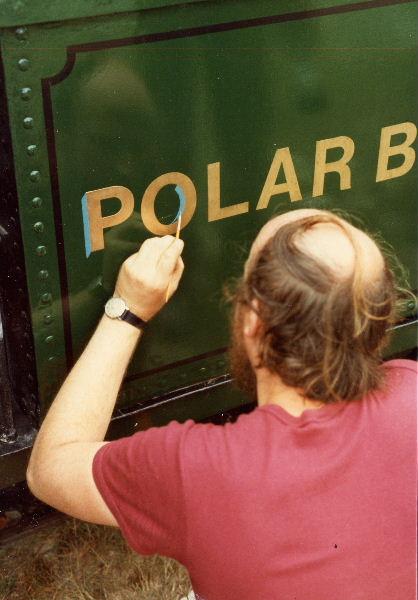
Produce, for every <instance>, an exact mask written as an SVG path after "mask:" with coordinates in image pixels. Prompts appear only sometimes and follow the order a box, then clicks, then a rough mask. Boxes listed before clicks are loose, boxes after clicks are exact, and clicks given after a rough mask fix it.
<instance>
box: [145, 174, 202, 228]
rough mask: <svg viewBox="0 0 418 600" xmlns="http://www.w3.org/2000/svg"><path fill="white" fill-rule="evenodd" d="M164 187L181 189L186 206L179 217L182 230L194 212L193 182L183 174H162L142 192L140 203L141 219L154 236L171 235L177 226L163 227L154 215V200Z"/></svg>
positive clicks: (194, 193)
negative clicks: (169, 186) (178, 187)
mask: <svg viewBox="0 0 418 600" xmlns="http://www.w3.org/2000/svg"><path fill="white" fill-rule="evenodd" d="M166 185H176V186H177V185H178V186H180V187H181V188H182V190H183V192H184V196H185V199H186V206H185V209H184V212H183V214H182V216H181V228H182V229H184V228H185V227H186V226H187V225H188V224H189V223H190V221H191V219H192V217H193V215H194V212H195V210H196V203H197V196H196V188H195V186H194V184H193V181H192V180H191V179H190V177H187V175H184V173H176V172H173V173H164V174H163V175H160V176H159V177H157V178H156V179H154V181H151V183H150V184H149V186H148V187H147V189H146V190H145V192H144V195H143V197H142V202H141V218H142V222H143V224H144V225H145V227H146V228H147V229H148V231H150V232H151V233H153V234H154V235H173V234H174V233H175V232H176V229H177V224H176V223H171V224H170V225H163V223H160V221H159V220H158V219H157V217H156V215H155V199H156V197H157V194H158V192H159V191H160V190H161V189H162V188H163V187H165V186H166Z"/></svg>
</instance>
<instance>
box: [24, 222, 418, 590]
mask: <svg viewBox="0 0 418 600" xmlns="http://www.w3.org/2000/svg"><path fill="white" fill-rule="evenodd" d="M182 248H183V243H182V242H181V241H176V240H175V239H174V238H172V237H170V236H166V237H163V238H161V239H157V238H154V239H150V240H147V241H146V242H145V243H144V244H143V245H142V246H141V248H140V250H139V252H138V253H137V254H135V255H133V256H131V257H129V258H128V259H127V261H126V262H125V263H124V264H123V266H122V269H121V271H120V273H119V277H118V280H117V284H116V290H115V295H116V296H118V297H120V298H122V299H123V300H124V301H125V302H126V304H127V305H128V306H129V308H130V310H131V311H132V312H133V313H134V314H135V315H136V316H137V317H140V318H141V319H143V320H145V321H148V320H150V319H151V318H152V317H153V316H154V315H155V314H156V313H157V312H158V311H159V310H160V309H161V308H162V307H163V305H164V304H165V299H166V290H167V288H169V295H172V293H173V292H174V291H175V289H176V288H177V285H178V283H179V281H180V278H181V274H182V271H183V262H182V260H181V258H180V255H181V252H182ZM395 304H396V288H395V283H394V278H393V275H392V272H391V270H390V269H389V267H388V265H387V262H386V260H385V258H384V257H383V255H382V253H381V252H380V250H379V248H378V247H377V245H376V244H375V243H374V241H373V240H372V239H371V238H370V237H368V236H367V235H366V234H365V233H363V232H362V231H360V230H358V229H356V228H355V227H353V226H351V225H349V224H348V223H347V222H345V221H344V220H342V219H340V218H338V217H336V216H334V215H332V214H331V213H328V212H325V211H318V210H296V211H292V212H290V213H286V214H284V215H281V216H279V217H276V218H274V219H272V220H271V221H269V222H268V223H267V224H266V225H265V226H264V227H263V228H262V230H261V231H260V233H259V235H258V236H257V238H256V240H255V242H254V244H253V246H252V249H251V252H250V256H249V259H248V261H247V263H246V265H245V271H244V276H243V278H242V281H241V284H240V286H239V288H238V290H237V292H236V297H235V311H234V319H233V345H232V365H233V369H234V372H235V374H236V377H237V381H238V382H239V383H241V384H242V385H243V387H244V388H245V389H247V390H249V391H250V392H254V393H256V396H257V401H258V407H257V408H256V409H255V410H254V411H253V412H252V413H250V414H248V415H242V416H240V418H239V419H238V420H237V422H236V423H234V424H227V425H225V426H215V425H212V424H196V423H193V421H191V420H189V421H187V422H186V423H184V424H182V425H180V424H178V423H176V422H172V423H170V424H169V425H168V426H166V427H161V428H152V429H149V430H148V431H145V432H140V433H137V434H135V435H133V436H131V437H129V438H125V439H122V440H117V441H114V442H110V443H106V442H103V438H104V435H105V433H106V429H107V426H108V423H109V420H110V417H111V414H112V410H113V406H114V403H115V401H116V396H117V392H118V389H119V386H120V384H121V381H122V378H123V374H124V372H125V369H126V367H127V365H128V362H129V359H130V357H131V354H132V352H133V350H134V348H135V346H136V344H137V342H138V339H139V338H140V335H141V333H140V330H139V329H137V328H136V327H134V326H132V325H130V324H128V323H126V322H123V321H121V320H118V319H112V318H110V317H108V316H104V317H103V318H102V320H101V322H100V324H99V326H98V328H97V330H96V332H95V333H94V335H93V337H92V339H91V340H90V342H89V344H88V346H87V348H86V349H85V351H84V352H83V354H82V356H81V357H80V359H79V361H78V362H77V364H76V365H75V367H74V368H73V370H72V372H71V373H70V374H69V376H68V378H67V380H66V381H65V383H64V385H63V386H62V388H61V390H60V392H59V394H58V395H57V398H56V399H55V401H54V403H53V404H52V406H51V408H50V411H49V413H48V415H47V416H46V418H45V420H44V422H43V425H42V427H41V429H40V432H39V435H38V438H37V440H36V443H35V446H34V449H33V452H32V456H31V460H30V464H29V468H28V482H29V486H30V488H31V489H32V491H33V493H34V494H35V495H36V496H38V497H39V498H41V499H42V500H44V501H45V502H48V503H49V504H51V505H53V506H55V507H56V508H58V509H59V510H61V511H63V512H66V513H68V514H70V515H73V516H76V517H78V518H80V519H85V520H87V521H91V522H95V523H102V524H106V525H114V526H119V527H120V528H121V530H122V532H123V534H124V536H125V538H126V539H127V541H128V543H129V544H130V545H131V547H132V548H133V549H134V550H136V551H137V552H139V553H141V554H152V553H160V554H163V555H167V556H171V557H174V558H176V559H177V560H179V561H180V562H182V563H183V564H184V565H185V566H186V567H187V568H188V570H189V573H190V576H191V579H192V582H193V587H194V590H195V593H196V597H197V598H202V599H204V600H246V599H248V600H267V599H269V600H270V599H272V598H273V599H278V600H279V599H280V600H282V599H283V600H284V599H286V600H294V599H297V600H329V599H331V598H332V599H333V600H374V599H378V600H400V599H402V600H412V599H413V598H415V527H416V521H415V515H416V492H415V490H416V475H415V473H416V426H415V423H416V387H417V368H416V363H415V362H413V361H406V360H395V361H390V362H388V363H386V364H382V361H381V358H380V357H381V352H382V349H383V348H384V346H385V344H386V342H387V329H388V327H389V326H390V325H391V324H392V323H393V320H394V318H395V312H396V311H395Z"/></svg>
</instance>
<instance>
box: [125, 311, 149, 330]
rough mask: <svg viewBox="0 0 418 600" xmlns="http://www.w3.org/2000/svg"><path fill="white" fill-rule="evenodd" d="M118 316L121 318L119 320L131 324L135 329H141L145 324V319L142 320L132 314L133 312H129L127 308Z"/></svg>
mask: <svg viewBox="0 0 418 600" xmlns="http://www.w3.org/2000/svg"><path fill="white" fill-rule="evenodd" d="M119 318H120V319H121V321H126V322H127V323H129V324H130V325H133V326H134V327H136V328H137V329H143V328H144V327H145V325H146V324H147V322H146V321H144V320H143V319H141V318H140V317H137V316H136V315H134V313H133V312H131V311H130V310H128V309H126V310H125V312H124V313H123V314H122V315H121V316H120V317H119Z"/></svg>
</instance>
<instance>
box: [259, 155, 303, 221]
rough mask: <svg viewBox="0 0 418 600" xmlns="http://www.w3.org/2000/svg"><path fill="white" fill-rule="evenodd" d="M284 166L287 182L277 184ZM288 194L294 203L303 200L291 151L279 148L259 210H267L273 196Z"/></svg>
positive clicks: (264, 188) (260, 200)
mask: <svg viewBox="0 0 418 600" xmlns="http://www.w3.org/2000/svg"><path fill="white" fill-rule="evenodd" d="M282 165H283V172H284V176H285V181H284V182H283V183H276V182H277V176H278V174H279V171H280V169H281V167H282ZM286 192H287V193H288V194H289V196H290V200H291V201H292V202H296V201H297V200H302V194H301V193H300V188H299V183H298V178H297V176H296V171H295V167H294V166H293V161H292V156H291V154H290V150H289V148H279V149H278V150H276V154H275V155H274V158H273V162H272V163H271V167H270V170H269V172H268V175H267V178H266V181H265V184H264V187H263V191H262V192H261V195H260V199H259V201H258V204H257V210H260V209H262V208H267V206H268V204H269V202H270V198H271V197H272V196H276V195H277V194H284V193H286Z"/></svg>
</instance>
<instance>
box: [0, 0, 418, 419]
mask: <svg viewBox="0 0 418 600" xmlns="http://www.w3.org/2000/svg"><path fill="white" fill-rule="evenodd" d="M87 4H88V6H89V7H92V6H93V3H92V2H89V3H86V5H87ZM99 4H100V3H98V4H97V5H95V6H96V7H97V9H98V12H100V13H101V16H100V18H97V19H95V18H91V19H88V20H85V21H82V20H79V21H77V20H74V21H68V22H64V23H60V22H58V23H56V24H55V25H54V26H50V25H45V26H44V25H33V26H28V36H27V39H26V40H23V41H18V40H17V39H16V37H15V35H14V33H13V32H12V31H11V30H10V31H5V32H4V35H3V37H2V50H3V56H4V60H5V67H6V78H7V86H8V90H7V92H8V97H9V99H10V100H9V109H10V114H11V126H12V135H13V142H14V154H15V160H16V172H17V183H18V189H19V201H20V207H21V218H22V226H23V236H24V244H25V254H26V261H27V272H28V283H29V289H30V295H31V303H32V309H33V313H32V320H33V327H34V333H35V343H36V355H37V365H38V376H39V383H40V399H41V403H42V407H43V409H44V410H45V409H46V407H47V406H48V405H49V403H50V401H51V399H52V397H53V395H54V393H55V390H56V389H57V387H58V386H59V384H60V383H61V381H62V380H63V378H64V376H65V374H66V372H67V366H66V362H67V358H68V356H67V353H66V346H65V343H64V326H63V304H62V290H63V287H62V285H63V279H62V271H61V273H60V268H59V263H58V255H57V227H58V228H60V227H61V226H62V233H63V250H64V253H65V269H66V272H67V283H68V291H69V316H70V320H71V323H70V334H71V335H70V337H71V339H70V341H71V344H72V347H73V350H74V357H76V356H77V355H78V354H79V353H80V352H81V350H82V348H83V346H84V344H85V343H86V341H87V340H88V337H89V335H90V334H91V332H92V331H93V329H94V327H95V325H96V323H97V320H98V318H99V315H100V314H101V312H102V310H103V304H104V302H105V301H106V299H107V297H108V296H109V295H110V294H111V293H112V291H113V285H114V281H115V277H116V274H117V270H118V268H119V266H120V264H121V262H122V261H123V260H124V259H125V258H126V257H127V256H128V255H129V254H130V253H132V252H133V251H135V250H136V249H137V248H138V246H139V244H140V243H141V242H142V241H143V240H144V239H145V238H146V237H148V236H149V235H150V234H149V232H147V231H146V230H145V228H144V226H143V224H142V222H141V219H140V213H139V210H140V203H141V199H142V195H143V193H144V191H145V189H146V187H147V186H148V185H149V183H150V182H151V181H152V180H153V179H154V178H155V177H158V176H159V175H161V174H163V173H166V172H170V171H181V172H183V173H185V174H187V175H188V176H189V177H190V178H191V179H192V180H193V182H194V184H195V186H196V189H197V196H198V200H197V209H196V213H195V215H194V217H193V219H192V221H191V223H190V224H189V225H188V226H187V228H186V229H185V230H184V231H183V232H182V237H183V239H184V240H185V244H186V246H185V251H184V260H185V263H186V271H185V275H184V278H183V281H182V284H181V287H180V289H179V291H178V293H177V294H176V296H175V298H174V299H173V301H172V302H171V303H170V305H169V306H167V308H166V309H165V310H164V311H163V312H162V313H161V314H160V315H159V316H158V317H157V318H156V319H155V320H154V321H153V322H152V323H151V324H150V326H149V328H148V329H147V331H146V334H145V335H144V338H143V342H142V343H141V346H140V348H139V350H138V352H137V353H136V355H135V357H134V359H133V361H132V364H131V366H130V369H129V373H128V379H127V381H126V383H125V385H124V389H123V391H122V393H121V398H120V402H119V406H124V407H127V406H130V405H133V404H137V403H141V404H143V405H144V406H145V405H147V404H152V403H153V402H155V401H156V399H158V397H159V396H161V394H164V393H167V392H168V391H172V390H176V389H179V388H182V387H185V386H187V385H190V384H194V383H198V382H201V381H204V380H207V379H209V378H212V377H216V376H219V375H222V374H224V373H225V372H227V370H228V366H227V362H226V358H225V354H224V353H223V352H222V349H223V348H224V347H225V346H227V344H228V339H229V325H228V318H227V308H226V305H225V302H224V301H223V299H222V288H223V286H224V285H225V283H226V282H228V281H229V280H231V278H234V277H236V276H239V275H240V274H241V272H242V266H243V262H244V260H245V257H246V254H247V252H248V249H249V246H250V243H251V241H252V239H253V238H254V237H255V235H256V233H257V231H258V230H259V228H260V227H261V226H262V225H263V224H264V223H265V222H266V221H267V220H268V219H269V218H270V217H271V216H273V215H275V214H280V213H283V212H286V211H288V210H291V209H295V208H302V207H319V208H326V209H342V210H344V211H347V212H348V213H349V214H352V215H354V216H355V217H358V218H360V219H361V221H362V223H363V224H364V226H365V227H366V228H367V230H368V231H370V232H371V233H374V234H378V235H380V236H381V237H383V238H384V239H385V240H386V241H387V242H388V243H389V244H391V245H392V246H393V248H394V249H395V252H396V255H397V256H398V258H399V259H400V261H401V262H402V263H403V264H404V265H405V266H406V267H407V269H409V271H410V282H411V285H412V287H416V280H415V277H416V271H417V264H416V249H417V239H416V222H415V221H416V218H415V217H416V191H417V190H416V177H415V174H414V172H413V170H411V171H410V172H409V173H408V174H406V175H404V176H403V177H400V178H397V179H393V180H390V181H385V182H381V183H376V181H375V179H376V166H377V157H378V149H379V140H380V133H381V129H382V127H386V126H389V125H393V124H397V123H402V122H405V121H413V122H415V123H416V101H415V97H416V91H415V85H416V66H417V65H416V52H415V35H416V33H415V28H414V22H415V14H416V3H415V2H413V3H406V4H402V5H394V6H387V7H384V8H379V9H370V10H363V11H359V12H349V13H345V14H338V15H337V14H335V15H327V16H318V17H314V18H308V19H299V20H291V21H287V22H282V23H276V24H270V25H263V26H258V27H246V28H245V29H235V30H233V31H222V32H211V33H206V34H200V35H195V36H193V37H190V36H189V35H184V37H179V38H178V39H172V40H160V41H152V40H150V39H148V40H145V41H144V40H142V41H141V43H139V42H138V41H135V40H131V41H130V43H128V44H127V45H124V46H119V47H108V48H102V49H99V50H94V49H93V48H90V49H87V48H85V47H83V45H85V44H92V43H99V42H105V41H109V42H111V41H112V40H122V39H125V38H132V37H135V36H141V35H149V34H157V33H161V32H170V31H175V30H178V29H179V28H180V27H181V28H185V29H187V28H193V27H203V26H207V25H214V24H217V23H225V22H229V21H239V20H240V19H249V18H252V17H262V16H266V15H271V14H276V12H277V13H278V14H285V13H286V12H293V11H298V10H300V11H303V10H313V9H317V8H323V7H327V6H337V5H343V4H344V3H343V2H318V1H315V0H310V1H307V0H304V1H303V2H302V1H297V2H289V1H285V2H281V3H280V6H279V8H278V7H277V4H278V3H277V2H271V1H270V2H264V1H260V2H257V3H254V2H251V3H250V2H223V3H221V4H219V5H216V10H215V7H214V5H213V3H209V2H198V3H197V4H190V5H189V6H188V7H187V9H186V8H184V7H176V6H172V7H171V8H170V9H164V10H161V11H158V10H155V11H145V12H143V13H139V12H138V13H129V14H123V13H122V14H117V15H108V16H103V13H102V12H101V9H100V8H99ZM157 4H159V3H158V2H157V3H156V5H157ZM166 4H169V3H168V2H166ZM172 4H173V3H172ZM126 5H127V6H128V5H129V3H128V2H127V3H126ZM80 6H81V5H80ZM109 6H110V3H109ZM1 8H2V5H1V4H0V15H1V14H2V13H1ZM138 8H143V7H142V6H140V7H138ZM34 10H35V9H34ZM89 10H90V9H89ZM127 10H132V7H131V6H129V7H128V8H127ZM80 11H81V9H80ZM103 12H106V11H103ZM57 14H60V15H61V17H60V18H62V19H64V18H67V17H65V16H64V13H57ZM84 14H85V13H82V12H80V13H78V16H79V17H81V16H84ZM133 15H134V16H133ZM75 16H77V15H75ZM29 21H30V19H29ZM29 21H28V22H29ZM73 46H81V48H80V49H79V50H78V51H77V52H76V53H75V61H74V64H73V66H72V69H71V70H68V73H65V72H64V75H62V77H61V80H60V81H57V82H56V83H54V84H53V85H51V86H50V97H51V106H52V115H53V132H52V136H51V137H52V138H53V141H54V144H55V148H56V158H57V162H56V169H57V171H56V172H57V181H58V184H59V196H58V195H57V190H56V189H54V187H53V186H51V173H52V171H51V166H52V167H53V166H54V164H53V163H50V158H51V148H50V147H49V148H48V145H47V137H46V123H45V118H44V116H45V104H44V99H45V97H44V96H43V95H42V80H48V78H51V77H54V76H56V75H57V74H59V73H62V72H63V69H64V67H65V65H66V63H67V60H68V56H67V50H68V48H69V47H73ZM22 57H24V58H28V60H29V61H30V68H29V69H28V70H27V71H26V72H22V71H20V70H19V69H18V67H17V64H18V60H19V59H21V58H22ZM24 86H30V87H31V88H32V96H31V98H30V100H29V101H22V100H21V98H20V97H19V90H20V89H21V88H22V87H24ZM28 115H29V116H32V117H33V118H34V123H35V125H34V128H33V130H31V131H27V130H25V129H24V128H22V119H23V118H25V116H28ZM341 135H345V136H349V137H350V138H352V139H353V141H354V143H355V155H354V158H353V159H352V161H351V163H350V167H351V174H352V185H351V189H349V190H345V191H341V190H340V189H339V183H340V182H339V177H338V176H337V175H335V174H330V175H327V176H326V182H325V194H324V195H323V196H321V197H318V198H312V182H313V173H314V158H315V144H316V141H317V140H320V139H325V138H330V137H336V136H341ZM399 141H401V140H399ZM399 141H398V140H394V142H397V143H399ZM34 143H36V144H37V146H38V151H37V153H36V155H35V156H29V155H28V154H27V152H26V147H27V145H28V144H34ZM281 147H289V148H290V151H291V154H292V158H293V161H294V165H295V169H296V172H297V175H298V180H299V184H300V188H301V191H302V195H303V199H302V200H301V201H299V202H293V203H291V202H290V199H289V197H288V195H287V194H282V195H279V196H276V197H273V198H272V199H271V201H270V204H269V206H268V208H267V209H265V210H259V211H257V210H256V205H257V201H258V198H259V196H260V193H261V190H262V188H263V184H264V181H265V178H266V175H267V173H268V170H269V168H270V164H271V161H272V159H273V156H274V153H275V151H276V150H277V149H278V148H281ZM337 156H338V151H336V152H335V155H333V154H332V153H330V154H329V159H331V160H332V159H333V158H334V159H335V158H336V157H337ZM214 162H220V163H221V198H222V205H223V206H227V205H229V204H235V203H239V202H244V201H248V202H249V204H250V210H249V212H248V213H246V214H243V215H240V216H235V217H231V218H227V219H223V220H219V221H214V222H211V223H209V222H208V214H207V196H208V193H207V165H208V164H210V163H214ZM395 164H396V159H395V162H394V163H391V166H394V165H395ZM34 168H36V169H39V170H40V172H41V175H42V177H41V180H40V182H39V183H36V184H34V183H32V182H30V180H29V178H28V173H29V172H30V171H31V170H32V169H34ZM110 185H123V186H126V187H128V188H129V189H130V190H131V191H132V192H133V194H134V196H135V213H134V215H133V216H132V217H131V218H130V219H129V220H128V221H127V222H126V223H124V224H123V225H121V226H118V227H115V228H113V229H111V230H109V231H107V232H106V234H105V240H106V247H105V250H104V251H100V252H95V253H93V254H92V255H91V256H90V257H89V258H88V259H87V258H86V256H85V245H84V236H83V221H82V212H81V198H82V196H83V194H84V193H85V192H86V191H88V190H93V189H97V188H102V187H106V186H110ZM34 196H41V197H42V199H43V204H42V207H41V208H34V207H33V205H32V204H31V199H32V198H33V197H34ZM54 202H55V204H56V207H58V208H59V209H60V212H61V217H62V218H61V225H60V224H59V223H58V221H57V218H58V213H57V212H56V211H55V213H54V208H53V206H54ZM117 206H118V203H117V202H115V201H113V200H110V201H107V203H105V204H104V210H105V211H106V212H109V213H111V212H114V211H115V210H117ZM156 206H157V214H158V215H159V217H160V219H161V221H162V222H165V223H169V222H170V221H172V219H173V218H174V216H175V214H176V212H177V208H178V197H177V195H176V193H175V191H174V187H172V188H170V189H169V188H167V189H166V190H164V191H163V192H162V193H161V194H160V196H159V197H158V201H157V205H156ZM38 220H41V221H42V222H44V224H45V230H44V233H42V234H39V233H36V232H34V230H33V223H34V222H35V221H38ZM41 243H42V244H45V245H46V247H47V250H48V252H47V255H46V256H45V257H39V256H38V255H37V254H36V252H35V249H36V247H37V246H38V245H39V244H41ZM42 268H44V269H45V268H46V269H48V271H49V273H50V277H49V279H48V280H47V281H41V280H40V279H39V276H38V273H39V270H40V269H42ZM98 282H102V284H101V285H98ZM47 292H48V293H51V294H52V298H53V301H52V304H51V305H48V304H47V305H45V303H43V302H42V300H41V298H42V294H44V293H47ZM50 312H52V313H53V315H54V321H53V323H52V324H48V325H46V324H45V321H44V316H45V314H47V313H50ZM51 335H52V336H53V339H52V341H51V340H50V341H49V342H47V341H46V340H47V339H48V338H49V336H51ZM410 347H411V336H410V334H409V333H408V335H407V334H406V333H405V330H402V331H400V333H399V334H398V335H397V337H396V349H397V351H402V350H406V349H408V348H410ZM207 353H211V355H210V356H206V357H204V356H202V355H205V354H207ZM176 363H179V365H178V366H175V365H176ZM173 365H174V366H173ZM231 397H232V396H231ZM234 402H235V400H234ZM237 402H238V400H237ZM227 404H228V400H227V399H226V400H225V405H227ZM203 412H204V413H205V416H207V413H208V410H207V407H206V410H205V411H203ZM203 412H202V415H203ZM209 412H210V410H209ZM170 414H171V416H172V418H176V416H177V415H176V408H175V405H173V407H172V411H171V413H170Z"/></svg>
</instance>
